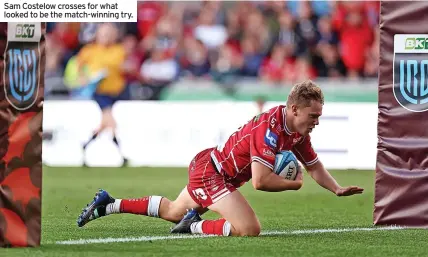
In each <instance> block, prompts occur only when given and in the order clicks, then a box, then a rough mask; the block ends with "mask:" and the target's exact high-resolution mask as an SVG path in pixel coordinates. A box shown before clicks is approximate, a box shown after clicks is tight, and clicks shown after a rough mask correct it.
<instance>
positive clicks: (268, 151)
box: [263, 148, 275, 158]
mask: <svg viewBox="0 0 428 257" xmlns="http://www.w3.org/2000/svg"><path fill="white" fill-rule="evenodd" d="M263 155H264V156H266V157H271V158H273V157H275V154H274V153H273V152H272V151H271V150H270V149H266V148H263Z"/></svg>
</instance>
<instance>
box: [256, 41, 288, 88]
mask: <svg viewBox="0 0 428 257" xmlns="http://www.w3.org/2000/svg"><path fill="white" fill-rule="evenodd" d="M292 63H293V61H292V59H291V58H290V57H287V54H286V49H285V47H284V46H282V45H279V44H278V45H276V46H275V47H274V48H273V50H272V53H271V56H270V57H269V58H266V59H265V60H264V61H263V65H262V68H261V71H260V76H261V78H262V80H264V81H267V82H273V83H279V82H282V81H284V80H285V78H286V77H285V72H286V68H287V67H286V66H289V65H292Z"/></svg>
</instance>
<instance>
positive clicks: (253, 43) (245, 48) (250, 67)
mask: <svg viewBox="0 0 428 257" xmlns="http://www.w3.org/2000/svg"><path fill="white" fill-rule="evenodd" d="M241 49H242V57H243V59H244V60H243V61H244V62H243V66H242V68H241V75H243V76H250V77H257V76H258V74H259V69H260V66H261V63H262V60H263V56H264V55H263V54H262V53H261V52H260V47H259V42H258V41H257V39H255V38H253V37H249V36H247V37H245V38H244V39H243V40H242V41H241Z"/></svg>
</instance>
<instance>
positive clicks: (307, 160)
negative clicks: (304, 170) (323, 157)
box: [292, 136, 318, 166]
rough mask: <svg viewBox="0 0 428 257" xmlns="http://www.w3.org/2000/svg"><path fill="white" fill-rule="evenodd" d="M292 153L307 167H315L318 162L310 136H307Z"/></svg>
mask: <svg viewBox="0 0 428 257" xmlns="http://www.w3.org/2000/svg"><path fill="white" fill-rule="evenodd" d="M292 152H293V153H294V154H295V155H296V157H297V159H298V160H299V161H300V162H301V163H303V164H304V165H305V166H310V165H313V164H315V163H316V162H317V161H318V155H317V153H315V151H314V149H313V148H312V143H311V137H310V136H306V137H305V138H304V139H303V140H302V141H301V142H300V143H297V144H296V145H295V146H294V147H293V149H292Z"/></svg>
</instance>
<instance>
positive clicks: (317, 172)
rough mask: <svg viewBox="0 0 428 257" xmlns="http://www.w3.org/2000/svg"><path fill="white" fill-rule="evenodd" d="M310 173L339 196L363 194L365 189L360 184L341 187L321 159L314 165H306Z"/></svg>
mask: <svg viewBox="0 0 428 257" xmlns="http://www.w3.org/2000/svg"><path fill="white" fill-rule="evenodd" d="M306 170H307V171H308V173H309V175H311V177H312V178H313V179H314V180H315V181H316V182H317V183H318V184H319V185H320V186H322V187H324V188H325V189H327V190H330V191H331V192H333V193H334V194H336V195H337V196H349V195H355V194H362V193H363V191H364V189H363V188H360V187H358V186H350V187H341V186H340V185H339V184H338V183H337V182H336V180H335V179H334V178H333V177H332V176H331V175H330V173H329V172H328V171H327V170H326V169H325V167H324V165H323V164H322V162H321V161H317V162H316V163H314V164H313V165H310V166H306Z"/></svg>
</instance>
